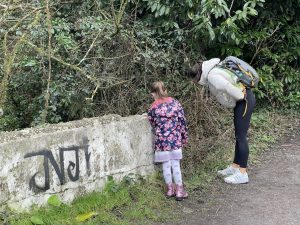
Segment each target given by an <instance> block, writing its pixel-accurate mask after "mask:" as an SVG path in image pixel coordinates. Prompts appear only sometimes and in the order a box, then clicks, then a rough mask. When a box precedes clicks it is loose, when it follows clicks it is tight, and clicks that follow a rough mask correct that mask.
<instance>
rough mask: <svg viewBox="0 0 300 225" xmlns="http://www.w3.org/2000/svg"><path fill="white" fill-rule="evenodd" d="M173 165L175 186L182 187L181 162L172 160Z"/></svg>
mask: <svg viewBox="0 0 300 225" xmlns="http://www.w3.org/2000/svg"><path fill="white" fill-rule="evenodd" d="M171 164H172V171H173V178H174V181H175V184H177V185H182V176H181V169H180V160H171Z"/></svg>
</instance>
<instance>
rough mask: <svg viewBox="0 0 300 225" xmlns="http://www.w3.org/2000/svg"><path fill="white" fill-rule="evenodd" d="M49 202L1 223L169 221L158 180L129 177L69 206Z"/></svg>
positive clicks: (58, 224) (116, 224)
mask: <svg viewBox="0 0 300 225" xmlns="http://www.w3.org/2000/svg"><path fill="white" fill-rule="evenodd" d="M51 199H52V202H51ZM51 199H50V200H48V205H47V206H45V207H42V208H36V209H32V211H31V212H30V213H12V212H10V215H9V216H8V217H7V218H6V219H5V220H6V221H4V220H3V221H4V222H6V223H7V224H11V225H32V224H45V225H48V224H49V225H50V224H51V225H62V224H64V225H65V224H72V225H73V224H88V225H94V224H95V225H96V224H97V225H98V224H109V225H121V224H122V225H127V224H128V225H130V224H146V223H148V222H149V221H153V222H159V221H163V220H166V219H170V217H168V212H167V210H168V208H169V207H170V204H171V205H172V203H170V202H169V201H167V200H166V198H165V197H164V195H163V191H162V183H161V182H159V181H157V178H149V179H147V180H146V179H144V178H140V179H137V180H135V179H133V178H129V177H128V176H127V177H125V178H124V179H123V181H122V182H120V183H117V182H115V181H114V180H113V179H110V180H109V181H108V182H107V184H106V186H105V188H104V189H103V191H102V192H93V193H90V194H87V195H85V196H82V197H79V198H78V199H76V200H75V201H74V202H73V203H72V204H70V205H68V204H64V203H62V202H60V200H59V199H58V198H57V197H53V196H52V197H51ZM53 199H54V200H53ZM0 221H1V220H0Z"/></svg>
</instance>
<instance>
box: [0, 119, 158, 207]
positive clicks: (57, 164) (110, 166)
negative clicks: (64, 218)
mask: <svg viewBox="0 0 300 225" xmlns="http://www.w3.org/2000/svg"><path fill="white" fill-rule="evenodd" d="M0 143H1V144H0V159H1V160H0V190H1V194H0V205H4V204H7V205H9V206H10V207H11V208H15V209H28V208H29V207H31V206H32V205H33V204H35V205H39V206H40V205H43V204H45V203H46V201H47V199H48V198H49V197H50V196H51V195H53V194H56V195H58V196H59V197H60V198H61V199H62V200H63V201H64V202H71V201H72V200H73V199H74V198H76V197H78V196H80V195H83V194H85V193H88V192H91V191H98V190H101V188H102V187H103V186H104V184H105V182H106V180H107V177H108V176H113V177H114V178H115V179H117V180H118V179H120V178H121V177H123V176H124V175H126V174H130V173H134V174H140V175H148V174H151V173H153V172H154V166H153V152H152V135H151V127H150V125H149V123H148V121H147V118H146V116H145V115H137V116H131V117H120V116H117V115H108V116H104V117H101V118H91V119H83V120H80V121H73V122H69V123H61V124H56V125H47V126H44V127H39V128H32V129H25V130H21V131H15V132H2V133H0Z"/></svg>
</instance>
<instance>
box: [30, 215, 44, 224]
mask: <svg viewBox="0 0 300 225" xmlns="http://www.w3.org/2000/svg"><path fill="white" fill-rule="evenodd" d="M30 221H31V222H32V223H33V224H37V225H42V224H44V222H43V220H42V219H41V218H40V217H39V216H32V217H31V218H30Z"/></svg>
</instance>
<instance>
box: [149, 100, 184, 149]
mask: <svg viewBox="0 0 300 225" xmlns="http://www.w3.org/2000/svg"><path fill="white" fill-rule="evenodd" d="M148 119H149V121H150V123H151V125H152V127H153V128H154V131H155V143H154V150H155V151H171V150H176V149H179V148H182V147H183V145H185V144H186V143H187V141H188V134H187V125H186V119H185V116H184V111H183V108H182V106H181V104H180V103H179V102H178V101H177V100H175V99H173V98H171V97H168V98H164V99H158V100H156V101H154V102H153V104H152V105H151V107H150V109H149V110H148Z"/></svg>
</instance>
